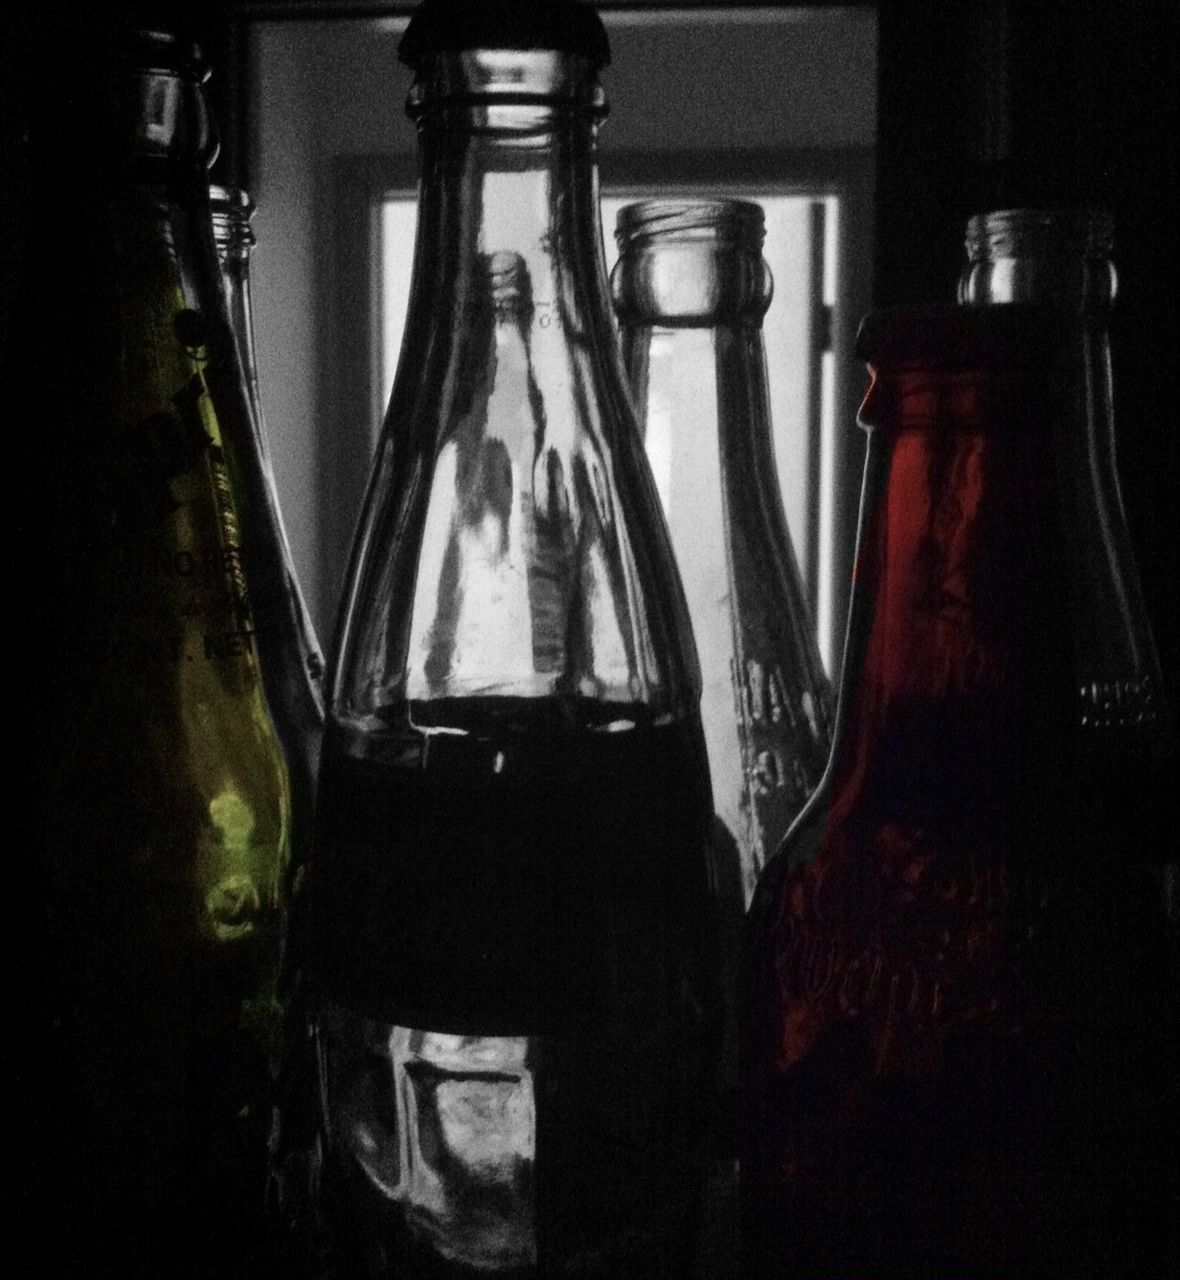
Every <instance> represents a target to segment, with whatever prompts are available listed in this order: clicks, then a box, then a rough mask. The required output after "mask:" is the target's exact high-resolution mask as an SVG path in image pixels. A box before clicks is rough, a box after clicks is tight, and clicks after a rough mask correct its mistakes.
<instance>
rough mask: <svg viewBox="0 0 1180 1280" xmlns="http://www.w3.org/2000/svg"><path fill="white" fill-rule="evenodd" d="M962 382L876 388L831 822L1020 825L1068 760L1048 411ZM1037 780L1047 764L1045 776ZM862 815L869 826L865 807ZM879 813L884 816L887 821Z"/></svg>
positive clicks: (1067, 671) (1066, 608) (1062, 546)
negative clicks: (1034, 785) (1024, 811)
mask: <svg viewBox="0 0 1180 1280" xmlns="http://www.w3.org/2000/svg"><path fill="white" fill-rule="evenodd" d="M990 389H991V388H990V384H989V383H987V381H986V380H985V379H982V378H978V379H977V377H976V375H974V374H972V373H971V372H969V371H965V372H964V373H962V374H961V375H956V376H953V377H936V376H931V374H930V373H929V371H925V370H921V369H918V370H912V371H908V372H906V373H905V374H903V375H900V376H896V375H894V376H890V377H882V376H880V375H877V376H875V379H874V382H873V385H872V387H871V388H870V391H869V394H868V396H867V397H866V402H865V407H864V408H863V409H862V421H863V422H865V423H867V424H877V423H880V424H888V425H870V431H869V449H868V455H867V460H866V469H865V481H864V489H863V501H862V510H861V530H860V537H859V551H858V555H857V561H856V567H855V571H854V582H853V599H852V607H851V614H850V620H849V629H848V647H847V651H846V654H845V660H844V671H845V680H844V684H843V686H842V688H841V695H840V705H839V709H838V715H837V729H836V743H835V746H834V749H833V756H832V766H831V769H830V771H829V775H830V776H829V777H828V779H827V780H826V785H825V788H824V790H825V792H826V793H827V796H828V799H829V800H830V801H831V802H832V813H833V817H834V818H838V817H840V816H841V815H845V814H847V813H850V812H852V811H853V810H854V809H855V810H857V811H859V812H861V813H862V814H863V813H865V812H872V813H874V814H875V815H876V817H878V818H881V817H888V816H889V814H892V816H893V818H895V819H896V820H897V821H899V822H908V823H914V822H917V823H919V824H925V825H929V826H932V827H938V826H944V825H945V824H946V823H948V822H950V823H958V822H967V823H970V824H974V826H975V828H976V829H978V830H982V829H983V827H988V828H989V829H990V828H991V827H994V826H995V824H996V823H1000V824H1003V823H1005V822H1009V821H1012V820H1014V817H1015V808H1017V807H1019V803H1020V798H1021V797H1022V796H1023V791H1022V787H1023V785H1024V782H1023V781H1022V779H1029V778H1034V777H1035V778H1039V779H1041V780H1042V781H1047V779H1046V769H1047V768H1050V769H1056V768H1058V767H1059V766H1064V765H1065V762H1066V761H1067V760H1068V758H1069V755H1070V751H1071V749H1072V745H1071V741H1070V733H1071V731H1072V730H1073V729H1075V728H1076V722H1077V702H1076V694H1077V689H1076V684H1075V674H1074V656H1075V655H1074V629H1073V626H1072V623H1073V618H1072V613H1071V608H1070V604H1071V602H1070V600H1069V596H1068V589H1067V587H1066V583H1067V581H1068V573H1067V572H1066V571H1065V569H1064V565H1065V562H1066V560H1067V559H1068V552H1069V548H1068V544H1067V539H1066V533H1065V530H1064V528H1063V527H1062V523H1061V516H1060V512H1059V509H1058V506H1057V498H1056V494H1057V476H1056V468H1057V462H1056V457H1055V437H1054V433H1053V432H1052V430H1050V429H1049V428H1048V424H1049V421H1050V419H1049V416H1048V415H1049V413H1050V410H1049V408H1048V405H1047V397H1046V395H1044V394H1040V393H1039V392H1038V390H1037V387H1036V385H1035V383H1033V382H1029V383H1028V386H1027V391H1028V394H1027V396H1025V397H1023V398H1022V397H1021V396H1020V395H1019V394H1017V393H1014V392H1013V390H1012V388H1011V387H1010V388H1009V389H1008V390H1007V391H1006V393H1005V394H1006V395H1010V396H1011V398H1010V399H1009V400H1008V403H1007V404H1006V405H1003V404H999V403H997V402H996V401H995V400H992V399H990V396H989V390H990ZM1046 762H1049V763H1048V764H1046ZM866 805H867V806H868V808H867V809H865V808H864V806H866ZM886 811H887V812H886Z"/></svg>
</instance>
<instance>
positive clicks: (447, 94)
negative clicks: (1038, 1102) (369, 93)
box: [406, 49, 608, 132]
mask: <svg viewBox="0 0 1180 1280" xmlns="http://www.w3.org/2000/svg"><path fill="white" fill-rule="evenodd" d="M521 109H523V110H521ZM452 112H459V113H468V114H469V115H471V116H472V117H473V119H472V120H471V122H470V125H471V126H476V127H481V128H489V127H490V128H493V129H494V128H495V127H497V126H499V127H502V128H503V129H505V130H506V131H508V132H514V131H517V130H525V131H530V132H531V131H533V130H534V129H536V128H538V127H541V126H543V125H544V123H545V121H546V120H547V119H551V118H553V117H554V116H555V114H556V115H560V114H561V113H567V114H569V115H572V116H577V115H581V116H583V117H586V118H588V119H589V120H591V121H592V122H593V123H597V122H598V121H600V120H602V119H604V118H605V117H606V115H607V114H608V106H607V101H606V95H605V94H604V92H603V90H602V86H601V85H600V84H599V81H598V74H597V68H596V67H595V65H594V63H593V62H591V61H590V60H589V59H587V58H585V57H583V56H582V55H581V54H577V53H570V52H567V51H563V50H556V49H465V50H456V51H451V50H442V51H439V52H438V53H436V54H433V55H432V56H431V57H429V58H427V59H425V60H424V62H423V63H422V65H421V66H420V67H419V69H418V71H417V73H416V75H415V78H414V83H413V84H412V85H411V86H410V92H409V94H408V96H407V98H406V114H407V115H408V116H409V117H410V119H411V120H413V121H414V122H415V123H416V124H418V126H419V127H420V128H421V127H422V126H423V125H424V124H427V123H428V122H429V121H430V120H432V119H436V118H439V117H441V118H443V119H444V120H445V119H448V118H451V113H452ZM514 113H515V114H514ZM516 115H519V116H520V118H519V119H517V118H516Z"/></svg>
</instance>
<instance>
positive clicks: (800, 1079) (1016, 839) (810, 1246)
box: [743, 307, 1177, 1277]
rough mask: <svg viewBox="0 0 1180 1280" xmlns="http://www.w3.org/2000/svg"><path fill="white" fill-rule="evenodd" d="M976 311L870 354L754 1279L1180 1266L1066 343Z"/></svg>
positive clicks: (797, 833) (766, 906) (773, 1084)
mask: <svg viewBox="0 0 1180 1280" xmlns="http://www.w3.org/2000/svg"><path fill="white" fill-rule="evenodd" d="M988 311H989V313H990V314H986V315H984V314H980V315H979V316H975V315H972V316H968V317H966V318H964V316H963V315H962V314H961V313H960V314H959V315H955V314H954V312H953V311H952V310H950V309H947V310H944V311H943V312H942V313H941V315H936V318H935V320H934V325H935V329H931V330H929V331H928V332H927V333H926V335H925V336H924V337H922V336H918V335H917V334H916V331H915V330H912V329H911V331H910V332H909V333H908V334H907V335H906V337H905V338H904V339H902V340H901V342H899V346H904V343H905V342H910V343H911V344H913V345H912V347H911V349H910V350H909V352H908V353H905V354H904V355H899V352H898V349H897V348H896V347H895V348H894V349H893V350H892V352H890V351H888V350H886V351H884V352H883V351H882V350H881V349H878V350H874V351H872V352H871V354H870V359H871V360H872V361H873V365H874V381H873V384H872V387H871V388H870V392H869V395H868V397H867V398H866V402H865V406H864V407H863V408H862V421H864V422H865V423H866V424H871V426H872V427H873V428H874V430H873V432H872V434H871V435H870V455H869V460H868V462H867V463H866V476H865V493H864V505H863V507H862V526H861V538H860V552H859V555H858V560H857V569H856V577H855V582H854V588H855V590H854V595H855V597H856V599H857V604H856V605H855V608H854V613H853V615H852V618H851V620H850V627H849V642H848V651H847V655H848V663H849V665H848V666H847V667H846V670H847V671H848V672H849V675H848V678H847V680H846V682H845V685H844V686H843V687H842V691H841V706H840V710H839V713H838V728H837V745H836V748H835V749H834V751H833V760H832V766H831V768H830V770H829V774H828V775H827V777H826V778H825V781H824V784H823V785H822V787H821V789H820V791H819V792H818V793H817V797H816V800H815V801H814V802H813V805H812V807H811V808H809V810H808V811H807V812H806V813H805V814H804V815H803V816H802V817H801V819H800V821H799V823H798V824H797V825H796V827H795V828H793V829H792V832H791V833H790V835H789V836H788V838H787V840H786V841H785V842H784V845H783V849H782V852H781V853H780V855H779V857H778V858H777V859H776V860H775V862H774V863H773V864H772V865H771V867H769V868H768V870H767V874H766V875H765V877H764V879H763V881H762V883H761V884H760V887H759V891H758V895H757V897H756V900H755V905H754V907H753V908H752V911H751V917H750V929H749V933H748V938H747V942H748V951H747V963H748V969H747V981H748V993H749V998H750V1005H749V1008H748V1011H747V1013H748V1019H747V1028H746V1030H747V1039H746V1058H745V1062H746V1067H747V1074H746V1085H747V1108H748V1110H747V1114H746V1142H745V1146H744V1155H745V1157H746V1159H745V1163H744V1167H743V1174H744V1177H745V1179H746V1183H745V1188H744V1209H745V1214H746V1227H747V1236H746V1247H747V1258H746V1263H747V1268H748V1270H749V1273H750V1274H751V1275H760V1274H767V1273H768V1269H775V1268H777V1269H778V1271H779V1272H781V1274H784V1275H798V1276H835V1275H846V1274H858V1275H864V1276H887V1275H888V1276H914V1277H917V1276H931V1277H933V1276H940V1275H951V1274H953V1275H963V1276H976V1275H978V1276H984V1275H996V1274H1020V1275H1029V1276H1038V1277H1039V1276H1046V1277H1047V1276H1067V1275H1068V1276H1076V1275H1087V1276H1090V1275H1093V1276H1097V1275H1103V1274H1112V1273H1125V1274H1166V1271H1167V1265H1166V1260H1167V1259H1168V1258H1173V1259H1174V1256H1175V1235H1174V1228H1173V1226H1172V1222H1173V1218H1174V1215H1173V1214H1172V1208H1173V1207H1174V1186H1175V1177H1174V1175H1175V1165H1174V1154H1173V1151H1174V1146H1173V1142H1172V1139H1173V1137H1174V1125H1175V1118H1174V1088H1175V1085H1174V1080H1173V1079H1172V1078H1171V1073H1170V1071H1169V1069H1168V1067H1167V1065H1166V1064H1167V1055H1168V1051H1167V1050H1166V1048H1165V1046H1166V1045H1167V1044H1168V1043H1170V1042H1171V1040H1172V1038H1173V1035H1174V1030H1175V1027H1176V1018H1177V1007H1176V998H1175V984H1174V975H1175V966H1176V960H1177V953H1176V938H1175V932H1174V929H1173V928H1172V926H1171V925H1170V924H1169V921H1168V916H1167V911H1166V907H1165V905H1164V902H1163V898H1162V895H1161V893H1160V886H1159V877H1158V866H1154V867H1153V865H1152V863H1153V862H1156V863H1158V861H1159V858H1158V854H1156V853H1155V852H1153V847H1152V842H1153V840H1156V839H1157V837H1155V835H1154V833H1153V824H1152V822H1151V820H1150V819H1149V818H1148V817H1146V816H1145V815H1143V814H1141V813H1138V812H1136V811H1135V810H1134V808H1132V807H1129V806H1128V804H1127V785H1128V779H1129V775H1128V772H1127V770H1126V768H1125V767H1123V766H1122V765H1121V763H1120V748H1121V746H1122V745H1123V743H1121V742H1119V741H1113V740H1112V741H1100V740H1098V739H1097V738H1096V737H1095V736H1094V735H1093V733H1092V732H1091V726H1090V725H1088V724H1087V723H1086V719H1085V716H1084V714H1083V712H1084V706H1085V702H1084V692H1085V691H1084V690H1080V689H1079V686H1078V684H1077V683H1076V675H1075V671H1076V667H1075V657H1076V651H1077V648H1078V641H1077V639H1076V635H1077V626H1078V620H1077V615H1076V614H1075V613H1074V611H1073V609H1072V607H1071V604H1072V600H1071V597H1070V595H1069V591H1068V586H1067V584H1068V583H1069V581H1070V580H1071V573H1072V572H1073V570H1072V569H1071V567H1070V562H1071V559H1072V558H1073V556H1074V555H1075V553H1076V551H1077V544H1076V543H1075V541H1074V540H1073V531H1072V528H1071V518H1072V516H1073V512H1072V510H1071V508H1070V505H1069V504H1068V503H1063V502H1062V501H1061V495H1062V493H1063V492H1068V485H1067V484H1066V483H1065V482H1064V479H1063V473H1065V472H1067V470H1068V465H1069V463H1068V459H1065V458H1063V457H1062V456H1061V433H1060V428H1061V426H1062V423H1063V422H1068V421H1069V419H1070V417H1071V412H1072V410H1071V404H1072V395H1073V393H1074V392H1075V391H1076V389H1077V388H1076V384H1074V383H1073V381H1072V378H1071V375H1070V373H1069V369H1070V364H1071V357H1070V351H1071V349H1072V347H1073V345H1074V341H1073V334H1071V332H1070V331H1069V330H1068V326H1063V327H1062V328H1057V329H1055V328H1054V327H1053V323H1052V322H1051V321H1050V320H1049V319H1048V318H1047V316H1046V315H1045V314H1044V313H1040V314H1030V313H1029V312H1028V311H1027V309H1026V311H1025V312H1024V313H1023V314H1024V318H1023V319H1022V318H1021V315H1022V313H1021V310H1020V309H1019V308H1010V307H1005V308H989V309H988ZM999 312H1005V313H1007V314H1005V315H999V314H997V313H999ZM897 323H898V325H899V326H905V325H906V323H907V321H906V319H905V318H904V317H902V318H901V319H899V320H898V321H897ZM939 326H941V331H940V336H938V337H936V338H932V337H931V335H932V334H933V333H934V332H935V330H936V329H938V327H939ZM1063 331H1064V335H1065V336H1063ZM887 332H888V330H887V329H886V328H881V329H879V330H878V331H877V338H878V339H880V338H881V336H882V335H883V334H887ZM900 332H903V329H902V328H899V333H900ZM1074 332H1076V330H1075V331H1074ZM948 335H955V336H954V337H953V338H951V339H948ZM964 335H969V341H968V342H966V343H965V344H963V345H961V346H958V348H957V350H956V351H954V352H953V353H952V352H949V351H948V343H949V344H950V345H953V344H958V343H960V342H961V340H962V339H963V337H964ZM895 362H896V363H895ZM1014 513H1019V520H1018V521H1017V520H1016V519H1015V514H1014ZM1081 643H1082V644H1083V645H1084V643H1085V641H1084V638H1083V640H1082V642H1081ZM1079 694H1081V695H1082V696H1081V697H1080V696H1079ZM1141 763H1142V766H1143V767H1142V768H1140V770H1139V771H1138V772H1137V773H1136V774H1135V775H1134V776H1135V779H1136V783H1135V785H1136V786H1143V787H1146V788H1148V789H1150V788H1152V787H1154V786H1158V785H1160V783H1161V774H1160V773H1159V772H1158V771H1157V770H1155V769H1154V766H1153V765H1152V764H1151V760H1150V758H1145V759H1143V761H1142V762H1141ZM1161 1266H1163V1267H1164V1270H1162V1271H1161V1270H1160V1267H1161Z"/></svg>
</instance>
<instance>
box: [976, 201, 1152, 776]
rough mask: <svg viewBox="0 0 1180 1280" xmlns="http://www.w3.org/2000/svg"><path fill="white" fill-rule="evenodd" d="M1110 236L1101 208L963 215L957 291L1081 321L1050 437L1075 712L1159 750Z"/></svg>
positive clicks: (1103, 731)
mask: <svg viewBox="0 0 1180 1280" xmlns="http://www.w3.org/2000/svg"><path fill="white" fill-rule="evenodd" d="M1113 244H1114V219H1113V218H1112V217H1111V216H1110V215H1109V214H1107V213H1103V212H1100V211H1091V210H1086V209H1005V210H997V211H995V212H992V213H986V214H979V215H977V216H975V217H973V218H972V219H971V220H970V222H969V223H968V225H967V236H966V261H965V262H964V264H963V269H962V272H961V273H960V276H959V284H958V293H959V301H960V302H962V303H965V304H967V305H969V306H991V305H997V304H1003V303H1010V302H1039V303H1044V304H1046V305H1052V306H1054V307H1060V308H1062V309H1064V310H1066V311H1068V312H1070V313H1071V314H1074V315H1077V316H1079V317H1080V318H1081V320H1082V323H1081V324H1080V325H1079V326H1078V327H1077V330H1076V340H1075V342H1074V343H1073V345H1072V348H1071V350H1070V352H1069V359H1070V361H1071V363H1072V366H1073V367H1072V369H1071V371H1070V374H1071V378H1072V380H1073V385H1074V386H1075V387H1076V388H1077V398H1076V402H1075V405H1074V406H1073V412H1072V413H1071V415H1070V419H1069V430H1068V431H1065V432H1063V433H1062V437H1061V442H1060V449H1061V460H1062V463H1063V480H1064V482H1065V483H1066V484H1067V485H1068V495H1069V496H1068V501H1069V502H1070V503H1071V504H1072V506H1073V516H1072V520H1071V536H1072V537H1073V539H1074V541H1075V554H1074V555H1073V556H1072V557H1071V559H1070V572H1071V577H1070V592H1071V597H1072V603H1071V607H1072V609H1073V612H1074V615H1075V616H1076V617H1079V618H1085V619H1087V625H1086V626H1085V627H1084V628H1079V629H1078V632H1077V634H1076V635H1075V637H1074V644H1075V645H1076V646H1077V653H1076V672H1077V676H1078V696H1079V712H1080V714H1081V717H1082V723H1083V724H1084V725H1085V726H1086V727H1087V729H1088V730H1089V731H1090V732H1091V734H1092V735H1094V736H1096V737H1101V738H1102V739H1104V740H1106V739H1113V738H1115V737H1119V738H1121V739H1124V740H1125V750H1126V751H1127V752H1128V753H1130V754H1131V755H1132V756H1133V755H1135V754H1137V753H1139V752H1141V751H1144V750H1146V751H1148V753H1152V752H1156V751H1158V750H1160V749H1162V744H1163V743H1164V741H1165V739H1166V738H1167V737H1168V736H1169V734H1170V727H1169V725H1168V722H1167V712H1166V709H1165V707H1164V705H1163V680H1162V676H1161V673H1160V667H1159V658H1158V655H1157V652H1156V646H1155V638H1154V635H1153V633H1152V629H1151V626H1150V623H1149V621H1148V617H1147V613H1146V610H1145V608H1144V604H1143V596H1142V591H1141V588H1140V585H1139V573H1138V569H1137V567H1136V565H1135V558H1134V555H1133V553H1132V549H1131V541H1130V535H1129V533H1128V531H1127V524H1126V518H1125V515H1124V513H1123V501H1122V495H1121V493H1120V491H1119V480H1118V469H1117V465H1116V455H1115V443H1116V442H1115V423H1114V398H1113V390H1112V385H1111V359H1110V321H1111V316H1112V313H1113V309H1114V301H1115V293H1116V289H1117V278H1116V274H1115V269H1114V264H1113V262H1112V260H1111V252H1112V249H1113Z"/></svg>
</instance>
